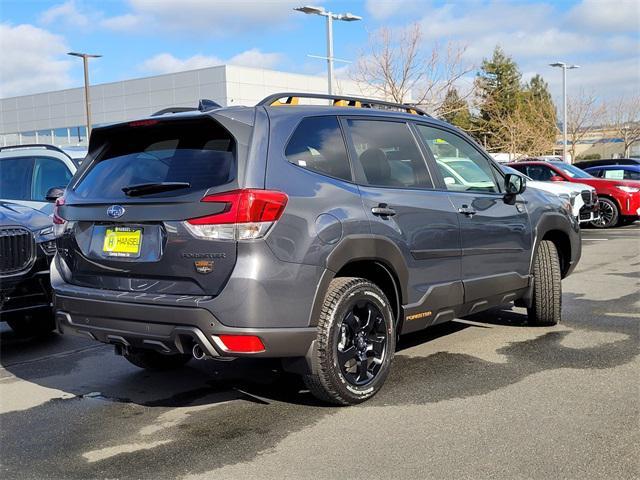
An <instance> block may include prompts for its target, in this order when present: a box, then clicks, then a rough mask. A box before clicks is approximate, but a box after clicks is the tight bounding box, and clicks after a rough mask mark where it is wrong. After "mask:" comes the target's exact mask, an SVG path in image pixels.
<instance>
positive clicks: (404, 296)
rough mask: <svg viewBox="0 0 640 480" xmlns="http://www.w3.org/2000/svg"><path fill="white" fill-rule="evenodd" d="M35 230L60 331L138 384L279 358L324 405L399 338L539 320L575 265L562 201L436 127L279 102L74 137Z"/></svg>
mask: <svg viewBox="0 0 640 480" xmlns="http://www.w3.org/2000/svg"><path fill="white" fill-rule="evenodd" d="M303 101H306V102H307V103H306V104H302V102H303ZM54 222H55V224H56V229H57V231H58V234H59V237H58V240H57V242H58V252H57V255H56V257H55V261H54V262H53V265H52V267H51V277H52V285H53V288H54V290H55V306H56V309H57V315H56V321H57V325H58V329H59V331H61V332H62V333H72V334H79V335H84V336H88V337H90V338H92V339H95V340H98V341H100V342H104V343H110V344H113V345H115V348H116V353H118V354H121V355H123V356H124V357H125V358H126V359H127V360H129V361H130V362H131V363H133V364H135V365H137V366H139V367H142V368H148V369H157V370H159V369H168V368H175V367H179V366H182V365H184V364H185V363H186V362H188V361H189V360H190V359H191V358H194V357H195V358H197V359H202V358H225V357H227V358H233V357H248V356H250V357H277V358H282V363H283V366H284V369H285V370H287V371H291V372H296V373H299V374H301V375H302V376H303V378H304V380H305V383H306V385H307V386H308V388H309V389H310V391H311V392H312V393H313V394H314V395H315V396H317V397H318V398H320V399H322V400H324V401H327V402H331V403H335V404H355V403H358V402H362V401H364V400H366V399H368V398H370V397H372V396H373V395H375V393H376V392H377V391H378V390H379V389H380V388H381V386H382V384H383V383H384V381H385V379H386V377H387V375H388V374H389V370H390V366H391V361H392V358H393V355H394V350H395V346H396V340H397V338H398V336H399V335H400V334H405V333H409V332H415V331H418V330H421V329H424V328H427V327H429V326H431V325H436V324H439V323H442V322H447V321H450V320H453V319H454V318H456V317H460V316H465V315H469V314H472V313H476V312H480V311H482V310H485V309H487V308H490V307H493V306H496V305H502V304H505V303H510V302H516V304H518V305H521V306H526V307H527V308H528V316H529V322H530V323H531V324H542V325H553V324H556V323H557V322H559V321H560V317H561V286H560V281H561V278H563V277H565V276H566V275H568V274H569V273H570V272H571V271H572V270H573V269H574V267H575V266H576V263H577V262H578V259H579V257H580V250H581V244H580V234H579V228H578V224H577V223H576V221H575V219H574V218H573V216H572V215H571V208H570V205H567V204H566V202H564V200H561V199H560V198H558V197H555V196H552V195H551V194H548V193H545V192H542V191H536V190H534V189H526V186H525V182H524V179H523V178H522V177H520V176H518V175H514V174H504V173H503V172H502V171H501V169H500V168H499V167H498V166H497V165H496V164H495V163H494V162H493V160H492V159H491V158H490V157H489V155H488V154H487V153H486V152H484V151H483V150H482V149H481V148H480V147H479V146H478V145H477V144H476V143H475V142H474V141H473V140H471V139H470V138H469V137H468V136H467V135H465V134H464V133H462V132H460V131H459V130H457V129H456V128H454V127H452V126H451V125H448V124H446V123H443V122H441V121H438V120H435V119H433V118H431V117H430V116H428V115H426V114H425V113H424V112H421V111H420V110H418V109H416V108H414V107H409V106H406V105H400V104H391V103H385V102H380V101H375V100H369V99H359V98H345V97H342V96H326V95H310V94H294V93H283V94H278V95H273V96H270V97H267V98H266V99H265V100H263V101H262V102H260V103H259V104H258V105H256V106H255V107H228V108H222V107H217V106H215V105H212V104H210V103H209V104H207V103H201V107H200V108H199V109H198V110H195V109H194V111H186V112H179V113H175V112H174V111H169V112H160V114H158V115H155V116H152V117H149V118H146V119H142V120H138V121H133V122H128V123H122V124H116V125H111V126H105V127H101V128H96V129H94V130H93V134H92V136H91V141H90V146H89V154H88V157H87V160H86V161H85V162H84V163H83V165H82V167H81V168H80V170H79V171H78V172H77V174H76V175H75V176H74V178H73V179H72V181H71V183H70V185H69V187H68V189H67V191H66V193H65V195H64V197H62V198H59V199H58V201H57V206H56V210H55V214H54Z"/></svg>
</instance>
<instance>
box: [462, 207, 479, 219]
mask: <svg viewBox="0 0 640 480" xmlns="http://www.w3.org/2000/svg"><path fill="white" fill-rule="evenodd" d="M458 213H461V214H463V215H466V216H467V217H473V216H474V215H475V214H476V211H475V210H474V209H473V208H470V207H469V205H462V207H460V208H459V209H458Z"/></svg>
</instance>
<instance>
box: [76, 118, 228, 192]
mask: <svg viewBox="0 0 640 480" xmlns="http://www.w3.org/2000/svg"><path fill="white" fill-rule="evenodd" d="M101 135H103V136H106V138H104V139H102V138H101V140H102V141H104V142H105V144H106V149H105V151H104V152H103V153H102V154H101V155H100V156H99V157H98V158H97V159H96V161H95V163H94V164H93V165H91V166H90V167H89V170H88V171H87V173H86V174H85V175H84V177H83V178H82V180H81V181H80V183H79V184H78V185H77V186H76V187H75V189H74V190H75V193H76V194H77V195H78V196H80V197H81V198H91V197H98V198H105V199H119V198H120V199H121V198H125V197H126V196H125V194H124V193H123V191H122V188H123V187H126V186H131V185H139V184H143V183H158V182H187V183H189V184H190V187H189V188H182V189H178V190H172V191H170V192H163V193H154V194H151V195H150V196H160V197H167V196H178V195H184V194H185V193H190V192H191V191H193V190H206V189H208V188H211V187H215V186H218V185H224V184H226V183H229V182H231V181H232V180H234V179H235V175H236V170H237V168H236V144H235V140H234V139H233V137H232V136H231V134H230V133H229V132H228V131H227V130H225V129H224V128H223V127H222V125H220V124H218V123H217V122H214V121H211V120H201V121H184V122H167V123H159V124H157V125H152V126H146V125H145V126H133V127H130V126H128V127H123V128H119V129H117V130H115V131H114V132H109V131H105V132H101Z"/></svg>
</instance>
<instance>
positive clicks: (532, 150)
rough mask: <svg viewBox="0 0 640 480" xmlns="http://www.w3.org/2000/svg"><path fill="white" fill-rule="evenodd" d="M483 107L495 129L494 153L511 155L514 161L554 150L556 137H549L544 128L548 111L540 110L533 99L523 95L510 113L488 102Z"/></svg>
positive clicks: (538, 104)
mask: <svg viewBox="0 0 640 480" xmlns="http://www.w3.org/2000/svg"><path fill="white" fill-rule="evenodd" d="M484 108H485V111H486V112H488V113H489V114H490V115H491V117H492V119H493V122H494V127H495V128H496V131H495V132H493V135H494V145H493V146H492V148H491V150H493V151H496V152H508V153H509V154H510V155H511V158H512V159H518V158H523V157H530V156H536V155H544V154H547V153H549V152H551V151H553V147H554V143H555V139H554V137H553V135H551V136H550V135H549V134H548V132H547V131H545V129H544V128H541V125H543V124H544V122H546V121H548V112H546V111H545V109H543V108H540V103H539V102H538V101H537V100H536V99H535V98H534V97H533V96H531V95H529V94H526V93H523V94H521V95H520V96H519V97H518V100H517V102H516V103H515V105H514V107H513V109H512V110H511V111H506V110H505V109H503V108H499V106H498V105H494V104H493V103H492V102H485V104H484ZM496 140H497V143H496Z"/></svg>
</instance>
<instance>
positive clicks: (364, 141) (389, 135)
mask: <svg viewBox="0 0 640 480" xmlns="http://www.w3.org/2000/svg"><path fill="white" fill-rule="evenodd" d="M347 125H348V128H349V134H350V137H351V141H352V142H353V146H354V149H355V151H356V153H357V155H358V161H359V162H360V165H361V166H362V170H363V172H364V176H365V178H366V181H367V184H368V185H373V186H379V187H398V188H403V187H405V188H433V184H432V182H431V177H430V176H429V171H428V170H427V166H426V164H425V162H424V159H423V158H422V154H421V153H420V150H419V149H418V145H417V144H416V142H415V140H414V138H413V135H412V134H411V131H410V130H409V127H408V125H407V124H406V123H400V122H385V121H380V120H348V121H347Z"/></svg>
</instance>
